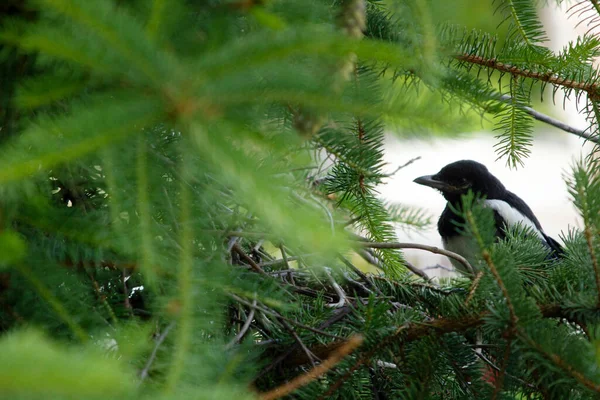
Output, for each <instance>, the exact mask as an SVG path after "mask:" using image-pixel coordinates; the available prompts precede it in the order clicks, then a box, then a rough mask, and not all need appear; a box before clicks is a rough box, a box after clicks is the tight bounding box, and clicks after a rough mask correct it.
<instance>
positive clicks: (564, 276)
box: [0, 0, 600, 399]
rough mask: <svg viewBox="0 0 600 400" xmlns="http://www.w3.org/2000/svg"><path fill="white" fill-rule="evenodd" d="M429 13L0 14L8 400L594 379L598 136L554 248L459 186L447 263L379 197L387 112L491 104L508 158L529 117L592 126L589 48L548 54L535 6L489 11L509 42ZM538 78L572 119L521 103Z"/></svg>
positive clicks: (502, 386)
mask: <svg viewBox="0 0 600 400" xmlns="http://www.w3.org/2000/svg"><path fill="white" fill-rule="evenodd" d="M444 4H445V2H441V1H435V0H409V1H394V0H390V1H386V2H385V3H384V2H380V1H376V0H371V1H366V0H342V1H339V0H338V1H335V0H330V1H326V0H308V1H296V0H274V1H258V0H257V1H253V0H209V1H192V0H188V1H184V0H178V1H174V0H171V1H168V2H167V1H164V0H153V1H150V0H137V1H129V2H123V1H117V0H98V1H89V0H35V1H34V0H31V1H20V0H9V1H7V2H5V3H3V4H2V5H0V12H1V14H0V46H1V47H0V66H1V71H2V79H1V81H0V89H1V91H2V92H1V96H0V141H1V143H0V146H1V147H0V148H1V156H0V268H1V270H0V329H1V331H2V334H1V335H0V397H1V398H7V399H38V398H44V399H95V398H97V399H134V398H140V399H188V398H189V399H203V398H206V399H232V398H237V399H252V398H262V399H276V398H280V397H284V396H289V398H299V399H317V398H318V399H359V398H366V399H405V398H406V399H412V398H439V399H468V398H474V399H480V398H493V399H496V398H510V399H522V398H532V399H534V398H535V399H537V398H552V399H564V398H569V399H580V398H581V399H587V398H590V399H591V398H597V397H598V392H600V368H599V366H600V361H598V360H600V358H599V354H598V353H597V348H598V346H597V344H598V340H599V338H600V337H599V332H600V331H599V327H600V325H598V323H599V322H600V319H599V318H600V315H599V310H600V266H599V263H600V261H599V260H598V259H599V258H600V240H599V235H600V201H599V199H600V176H599V172H598V171H600V169H599V165H598V161H597V160H596V155H595V152H596V150H597V148H595V149H594V150H593V152H592V153H591V154H590V155H589V156H588V157H587V158H585V159H583V160H581V161H580V162H579V163H577V164H576V165H575V166H574V167H573V171H572V173H571V174H570V175H569V176H568V177H567V178H566V180H567V185H568V190H569V193H570V194H571V196H572V199H573V203H574V205H575V206H576V207H577V209H578V210H579V212H580V214H581V217H582V219H583V222H584V226H583V228H582V229H581V230H572V231H569V232H568V233H567V234H566V235H565V236H564V238H563V241H564V243H565V256H564V258H562V259H561V260H558V261H555V260H550V259H549V258H548V257H547V256H548V254H547V250H546V249H544V248H543V247H542V246H541V245H540V244H539V242H538V241H536V240H534V239H532V238H531V237H530V236H528V235H527V232H526V231H522V230H515V231H511V232H508V234H507V237H506V239H504V240H502V241H499V242H498V241H495V240H494V237H493V236H494V235H493V232H492V229H491V228H492V221H491V219H490V215H489V214H488V213H486V210H483V209H480V208H479V207H477V204H476V202H474V201H473V197H472V196H467V198H465V199H464V205H463V208H462V210H461V212H462V213H463V214H464V216H465V221H466V223H465V225H464V226H463V227H462V229H463V231H464V234H465V235H466V236H468V237H470V238H471V240H473V243H474V244H475V245H476V246H477V248H478V249H479V253H480V254H479V258H478V259H477V260H473V261H472V262H475V263H476V268H474V270H475V271H480V272H479V273H477V274H473V275H469V276H459V277H456V278H453V279H450V280H447V281H443V282H437V283H436V282H433V281H431V279H430V278H429V277H428V276H427V275H426V274H425V273H423V272H422V271H420V270H418V269H416V268H414V267H413V266H412V265H410V264H409V263H408V262H406V261H405V260H404V259H403V257H402V253H401V249H402V248H408V247H415V246H417V247H419V248H421V249H424V250H431V251H435V250H436V249H431V248H428V247H427V246H423V245H421V246H419V245H415V244H410V243H397V241H396V237H395V229H396V227H397V226H398V225H400V226H401V227H404V228H407V229H409V228H412V229H420V228H422V227H424V226H427V225H428V224H429V223H430V219H429V217H428V216H427V214H426V213H425V212H424V211H423V210H419V209H412V208H408V207H406V206H404V205H397V204H392V205H390V204H387V203H385V202H383V201H382V199H381V198H380V197H379V196H378V194H377V188H378V187H379V186H380V185H381V184H384V183H385V181H386V178H388V177H389V174H388V173H387V172H386V168H385V165H384V162H383V159H382V155H383V139H384V137H383V132H384V127H385V126H386V123H390V122H391V121H392V122H394V123H395V124H397V125H398V126H400V127H401V128H402V132H404V133H410V132H415V131H416V132H419V133H423V131H425V130H427V131H433V132H439V131H445V132H451V131H453V130H456V129H457V128H459V127H460V121H461V120H464V119H465V118H469V116H471V117H472V115H473V113H474V112H475V114H480V115H482V116H483V115H488V116H492V117H493V118H494V119H493V120H494V123H495V128H496V129H498V136H497V140H498V141H497V143H498V144H497V150H498V154H499V156H500V157H503V158H505V159H506V161H507V164H508V165H509V166H511V167H515V168H516V167H519V166H521V165H522V164H523V163H524V160H525V159H526V158H527V156H528V154H529V149H530V146H531V144H532V141H533V136H532V129H533V119H540V120H542V121H544V122H547V123H552V124H554V125H556V126H558V127H560V128H562V129H565V130H567V131H569V132H571V133H574V134H577V135H579V136H581V137H583V138H585V139H586V140H589V141H592V142H594V143H598V140H599V138H598V137H599V132H598V121H599V120H600V115H599V113H600V111H599V107H600V83H599V81H598V73H597V69H596V68H595V67H594V65H593V64H592V61H593V59H594V58H595V57H597V56H598V55H600V41H599V39H598V37H596V36H595V35H593V34H589V35H585V36H582V37H580V38H579V39H578V40H577V41H575V42H573V43H571V44H570V45H569V46H568V47H567V48H565V49H564V50H563V51H561V52H558V53H555V52H553V51H551V50H549V49H548V48H547V47H545V42H544V40H545V37H546V36H545V32H544V29H543V26H542V24H541V23H540V21H539V19H538V14H537V11H536V4H535V2H534V1H532V0H499V1H497V2H496V6H497V13H498V15H499V16H501V17H502V18H506V20H505V24H504V25H503V26H504V27H506V28H507V30H508V32H507V34H506V35H502V37H500V38H497V37H496V36H495V35H494V34H492V33H490V32H487V33H486V32H481V31H477V30H468V29H465V28H464V27H460V26H454V25H450V24H445V25H441V26H440V25H439V24H438V23H437V22H438V21H440V20H441V19H443V13H442V12H441V11H440V10H442V9H443V5H444ZM571 12H572V13H573V15H574V17H575V18H580V19H581V21H582V22H583V23H584V24H588V25H590V27H592V28H594V27H595V24H596V23H597V21H598V20H599V19H600V9H599V8H598V5H597V2H596V1H591V0H590V1H587V0H582V1H581V2H578V3H576V4H575V5H574V6H573V8H572V9H571ZM492 77H493V79H492ZM498 81H499V82H500V83H499V84H498V83H497V82H498ZM547 87H548V88H549V89H551V90H552V94H553V95H554V93H556V92H558V91H561V92H563V93H565V94H566V95H567V97H568V98H570V99H573V100H575V99H582V100H584V101H585V107H584V109H582V110H581V111H582V112H584V113H585V114H586V116H587V118H588V121H589V127H588V129H587V130H586V131H579V130H576V129H573V128H570V127H568V126H566V125H564V124H562V123H559V122H558V121H555V120H552V119H550V118H548V117H546V116H544V115H543V114H540V113H539V112H537V111H535V110H533V109H532V108H531V105H532V102H533V100H532V99H534V98H536V97H537V95H538V94H539V93H543V92H544V90H545V89H546V88H547ZM423 99H427V101H424V100H423ZM431 101H436V102H437V103H436V104H443V107H432V106H431V104H430V102H431ZM450 256H455V255H453V254H450ZM359 257H360V258H363V259H364V260H366V261H367V262H369V263H371V264H373V265H374V267H375V268H377V271H378V272H377V273H373V274H366V273H364V272H363V271H362V270H361V269H359V268H358V267H357V266H356V265H355V263H356V261H355V260H357V259H358V258H359ZM478 337H479V339H482V340H478Z"/></svg>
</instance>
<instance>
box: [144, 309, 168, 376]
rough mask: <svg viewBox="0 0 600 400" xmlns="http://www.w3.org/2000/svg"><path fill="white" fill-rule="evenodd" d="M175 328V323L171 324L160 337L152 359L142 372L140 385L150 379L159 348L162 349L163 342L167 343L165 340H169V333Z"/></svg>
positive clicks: (147, 362)
mask: <svg viewBox="0 0 600 400" xmlns="http://www.w3.org/2000/svg"><path fill="white" fill-rule="evenodd" d="M174 326H175V321H173V322H171V323H170V324H169V325H168V326H167V327H166V328H165V330H164V331H163V333H161V334H160V336H159V337H158V339H157V340H156V344H155V345H154V349H152V353H151V354H150V357H149V358H148V361H146V365H144V369H143V370H142V372H140V382H139V384H140V385H141V384H142V382H144V380H145V379H146V378H147V377H148V371H149V370H150V367H151V366H152V363H153V362H154V359H155V358H156V353H157V352H158V348H159V347H160V345H161V344H162V342H164V341H165V339H166V338H167V335H168V334H169V331H170V330H171V329H172V328H173V327H174Z"/></svg>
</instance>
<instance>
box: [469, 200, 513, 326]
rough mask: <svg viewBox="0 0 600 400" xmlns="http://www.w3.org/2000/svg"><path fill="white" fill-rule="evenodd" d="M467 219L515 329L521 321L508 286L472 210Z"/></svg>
mask: <svg viewBox="0 0 600 400" xmlns="http://www.w3.org/2000/svg"><path fill="white" fill-rule="evenodd" d="M465 219H466V220H467V222H468V223H469V225H470V228H471V232H473V236H474V237H475V240H476V241H477V244H478V245H479V248H480V249H481V255H482V257H483V259H484V260H485V263H486V264H487V265H488V267H489V268H490V271H491V272H492V275H493V276H494V279H495V280H496V283H497V284H498V286H499V287H500V290H501V291H502V295H503V296H504V298H505V299H506V305H507V307H508V310H509V312H510V323H511V329H514V328H515V327H516V325H517V322H518V320H519V319H518V317H517V314H516V313H515V308H514V306H513V303H512V300H511V298H510V296H509V293H508V290H507V289H506V285H505V284H504V281H503V280H502V277H501V276H500V274H499V273H498V269H497V268H496V265H495V264H494V260H492V256H491V254H490V252H489V250H488V249H487V248H486V245H485V243H484V242H483V238H482V237H481V235H480V233H479V228H478V227H477V224H476V222H475V218H474V217H473V213H472V211H471V210H467V211H466V213H465Z"/></svg>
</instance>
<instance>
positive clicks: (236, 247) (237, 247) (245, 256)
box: [231, 243, 269, 276]
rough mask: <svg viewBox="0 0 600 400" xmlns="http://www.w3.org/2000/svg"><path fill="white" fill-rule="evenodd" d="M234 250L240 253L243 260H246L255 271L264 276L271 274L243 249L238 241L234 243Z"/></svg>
mask: <svg viewBox="0 0 600 400" xmlns="http://www.w3.org/2000/svg"><path fill="white" fill-rule="evenodd" d="M231 249H232V250H233V251H235V252H236V253H238V255H239V256H240V257H241V258H242V260H244V261H246V262H247V263H248V264H249V265H250V267H251V268H252V269H253V270H254V272H258V273H259V274H261V275H263V276H269V274H267V273H266V272H265V271H264V270H263V269H262V268H261V267H260V266H259V265H258V264H257V263H256V262H255V261H254V260H253V259H252V257H250V256H249V255H248V254H246V252H245V251H244V250H243V249H242V247H241V246H240V245H239V244H238V243H234V244H233V246H232V248H231Z"/></svg>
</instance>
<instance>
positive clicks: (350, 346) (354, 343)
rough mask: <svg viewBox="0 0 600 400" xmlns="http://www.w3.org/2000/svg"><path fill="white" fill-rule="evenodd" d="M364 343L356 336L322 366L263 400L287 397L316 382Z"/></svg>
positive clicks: (280, 387) (263, 396) (269, 393)
mask: <svg viewBox="0 0 600 400" xmlns="http://www.w3.org/2000/svg"><path fill="white" fill-rule="evenodd" d="M362 342H363V337H362V336H361V335H354V336H352V337H351V338H350V339H348V341H347V342H346V343H345V344H344V346H341V347H339V348H338V349H336V351H335V352H333V353H332V354H331V356H330V357H329V358H327V359H326V360H325V361H323V362H322V363H321V364H320V365H318V366H316V367H314V368H313V369H311V370H310V371H308V372H307V373H305V374H303V375H300V376H298V377H296V378H294V379H292V380H291V381H290V382H288V383H286V384H284V385H281V386H279V387H276V388H275V389H273V390H271V391H269V392H266V393H263V394H261V396H260V398H261V400H274V399H279V398H281V397H283V396H287V395H288V394H290V393H292V392H293V391H295V390H296V389H298V388H300V387H302V386H305V385H307V384H309V383H310V382H312V381H314V380H315V379H317V378H318V377H320V376H321V375H323V374H325V373H326V372H327V371H329V370H330V369H331V368H333V367H334V366H335V365H336V364H338V363H339V362H340V361H341V360H342V359H343V358H344V357H346V356H347V355H348V354H350V353H352V352H353V351H354V350H355V349H356V348H357V347H358V346H360V345H361V344H362Z"/></svg>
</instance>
